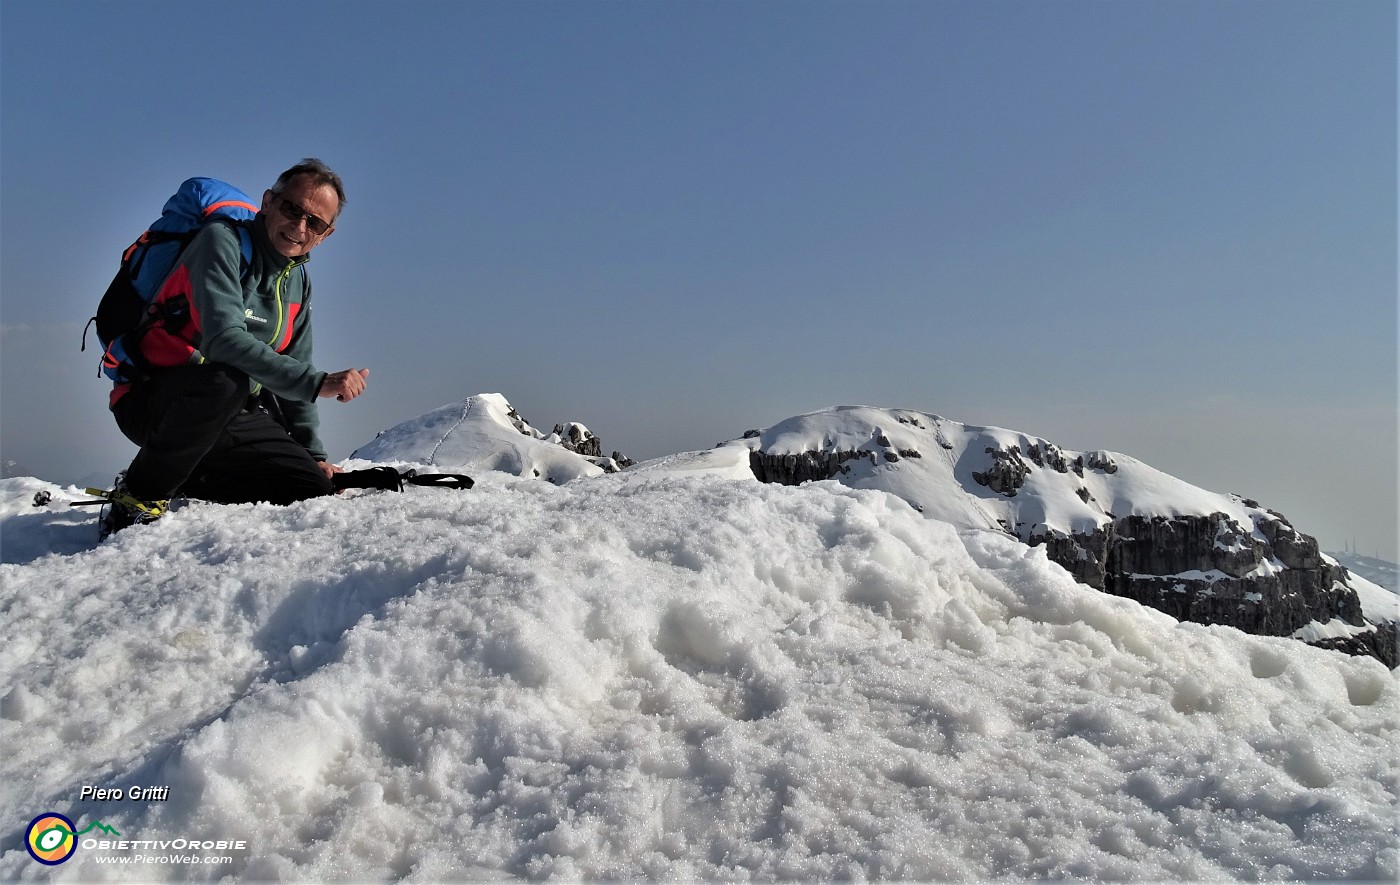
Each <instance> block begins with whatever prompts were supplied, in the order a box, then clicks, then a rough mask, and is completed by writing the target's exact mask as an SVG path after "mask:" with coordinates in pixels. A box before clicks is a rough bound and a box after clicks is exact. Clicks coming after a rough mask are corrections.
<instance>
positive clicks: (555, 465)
mask: <svg viewBox="0 0 1400 885" xmlns="http://www.w3.org/2000/svg"><path fill="white" fill-rule="evenodd" d="M567 430H568V431H572V432H573V433H574V434H575V435H576V436H577V437H578V438H580V439H586V438H589V437H591V436H592V434H591V433H590V432H589V431H588V428H586V427H584V426H583V425H582V424H579V423H578V422H569V424H568V425H567ZM350 458H351V461H352V462H356V461H365V462H374V463H380V464H417V465H421V466H425V467H431V468H434V469H438V470H446V471H450V472H471V471H480V470H497V471H500V472H502V473H509V474H511V475H513V476H524V477H534V478H537V479H544V480H547V481H549V482H553V483H565V482H570V481H572V480H575V479H578V478H580V477H585V476H597V475H598V474H601V473H604V472H611V471H615V470H617V469H618V467H617V465H616V464H615V463H612V461H611V459H602V458H600V459H590V458H588V457H585V456H583V455H579V454H577V453H576V452H574V451H571V450H569V449H568V448H566V447H565V446H564V445H562V440H561V437H560V436H559V435H558V434H550V435H546V434H544V433H542V432H540V431H538V430H536V429H535V428H533V427H531V426H530V425H529V424H528V423H527V422H526V421H525V420H524V419H523V418H521V417H520V415H519V414H517V413H516V411H515V409H514V408H512V407H511V404H510V403H509V402H507V401H506V398H505V397H504V396H502V395H500V394H499V393H481V394H477V395H476V396H473V397H469V398H467V399H465V400H463V401H461V402H459V403H448V404H447V405H444V406H441V407H439V408H437V409H434V410H432V411H430V412H428V413H426V414H424V415H421V416H419V417H417V418H414V419H413V420H411V421H405V422H403V423H402V424H398V425H395V426H394V427H392V428H390V429H389V430H386V431H384V432H383V433H381V434H380V435H379V436H378V437H377V438H376V439H375V440H374V441H373V442H370V443H369V444H367V445H364V446H361V447H360V448H359V449H357V450H355V452H353V453H352V454H351V456H350ZM348 466H352V467H353V466H358V465H356V464H354V463H352V464H350V465H348Z"/></svg>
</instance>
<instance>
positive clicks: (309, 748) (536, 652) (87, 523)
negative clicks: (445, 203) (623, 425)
mask: <svg viewBox="0 0 1400 885" xmlns="http://www.w3.org/2000/svg"><path fill="white" fill-rule="evenodd" d="M726 457H728V458H730V459H731V460H729V461H728V462H726V461H725V460H724V459H725V458H726ZM671 463H672V465H673V466H674V468H675V469H672V468H670V467H667V466H665V465H663V464H656V463H654V464H651V465H648V467H647V469H646V470H645V471H638V472H635V473H634V472H631V471H628V472H624V473H620V474H615V475H607V476H592V477H584V478H580V479H579V480H577V481H575V482H571V483H569V484H567V485H562V486H555V485H552V484H549V483H545V482H538V481H534V480H527V479H520V478H516V477H511V476H507V475H504V474H502V473H494V472H487V473H484V474H481V475H480V476H479V481H478V484H477V486H476V488H474V489H472V490H471V491H470V492H460V491H454V490H446V489H414V490H411V491H410V492H408V493H403V494H397V493H389V492H353V493H348V494H346V495H343V496H340V497H336V498H325V499H318V500H313V501H307V502H303V503H300V504H297V505H293V506H290V507H284V508H278V507H268V506H262V505H259V506H219V505H209V504H199V503H195V504H190V505H188V506H186V507H183V508H181V509H179V510H177V511H175V512H174V513H172V514H171V515H170V516H169V517H167V518H166V519H164V520H162V521H161V522H159V523H157V524H155V525H152V526H148V527H141V528H139V529H133V530H129V531H127V532H123V533H122V534H120V535H118V536H116V537H115V538H114V539H112V540H111V541H110V542H108V543H105V544H102V545H98V546H94V544H93V542H92V537H91V533H92V522H91V515H90V513H88V512H84V511H79V510H72V509H69V508H67V507H65V506H62V505H63V504H64V503H65V502H66V501H67V500H69V499H71V498H72V497H74V496H75V495H76V494H77V490H75V489H71V488H70V489H60V488H58V487H56V486H52V485H50V484H47V483H42V482H40V481H38V480H33V479H12V480H4V481H0V530H3V536H4V539H5V545H4V557H5V559H6V563H5V564H4V565H0V578H3V581H0V612H3V613H4V619H5V626H6V627H7V630H6V635H7V637H8V641H7V642H6V643H5V644H4V645H2V646H0V686H3V692H4V693H3V696H2V697H0V741H3V743H4V745H5V746H6V748H7V751H8V752H7V753H6V754H5V755H4V757H3V758H0V778H3V781H4V783H5V784H6V785H7V798H8V800H9V802H8V806H9V807H10V808H11V809H12V812H13V813H12V816H11V823H10V825H9V826H8V827H7V828H6V829H4V830H3V831H0V840H2V841H0V852H2V853H0V877H3V878H5V879H7V880H9V879H18V878H30V877H40V876H43V877H45V878H52V879H54V880H56V881H88V880H92V879H97V878H105V879H111V880H133V879H139V880H142V881H149V880H152V879H170V878H183V877H187V876H192V877H195V878H204V879H215V878H219V877H221V876H234V877H238V878H240V879H246V880H270V879H278V880H297V881H312V880H330V879H353V880H357V881H363V880H383V879H402V878H413V879H415V880H419V881H452V880H463V879H493V880H500V879H507V878H530V879H542V878H546V877H550V876H554V877H559V878H565V879H570V880H600V879H650V880H662V879H682V880H701V879H770V880H771V879H801V880H832V879H857V878H889V879H913V880H949V879H952V880H964V881H966V880H978V881H981V880H989V879H1001V878H1017V879H1041V878H1061V877H1070V876H1072V877H1079V878H1094V879H1102V880H1135V879H1150V880H1163V879H1173V880H1182V879H1185V880H1206V879H1220V878H1244V879H1251V878H1265V877H1268V878H1283V879H1318V878H1320V879H1341V878H1360V879H1376V880H1382V879H1393V878H1394V877H1395V876H1396V874H1397V872H1400V852H1397V848H1396V845H1395V842H1394V830H1393V824H1394V809H1395V807H1396V803H1397V800H1400V769H1397V759H1396V756H1395V753H1394V747H1395V746H1396V743H1397V741H1400V685H1398V684H1397V680H1396V677H1395V675H1394V674H1392V673H1391V672H1389V671H1387V670H1386V669H1385V668H1384V667H1383V666H1382V665H1380V664H1379V663H1378V662H1376V661H1374V660H1372V659H1368V658H1355V657H1349V656H1345V655H1340V654H1336V653H1332V652H1326V651H1322V650H1319V649H1313V648H1309V647H1307V646H1304V645H1302V644H1301V643H1297V642H1293V641H1291V640H1288V639H1281V638H1267V637H1257V636H1250V635H1246V634H1243V633H1240V632H1238V631H1236V630H1232V629H1229V628H1222V627H1203V626H1200V625H1196V624H1189V623H1180V622H1177V621H1175V620H1173V619H1172V618H1170V617H1167V616H1165V615H1163V614H1161V613H1158V612H1155V611H1152V610H1150V609H1147V608H1144V607H1143V606H1141V605H1139V604H1137V603H1135V602H1132V601H1129V600H1126V599H1121V598H1115V597H1112V596H1108V595H1105V594H1103V593H1099V592H1096V591H1093V590H1090V589H1088V588H1086V587H1084V586H1082V585H1079V584H1076V583H1075V582H1074V581H1073V580H1072V579H1071V578H1070V577H1069V575H1068V574H1067V573H1066V572H1065V571H1064V570H1063V569H1061V568H1059V567H1057V566H1054V565H1053V564H1051V563H1050V562H1049V561H1048V560H1047V559H1046V557H1045V555H1044V551H1043V549H1039V548H1036V549H1033V548H1028V547H1026V546H1024V545H1023V544H1021V543H1019V542H1017V541H1015V540H1014V539H1012V538H1009V537H1007V536H1006V535H1004V534H1002V533H1000V532H992V531H986V530H971V529H963V530H958V529H956V528H955V527H954V526H952V525H951V524H949V523H946V522H941V521H937V520H932V519H928V518H926V517H924V516H922V515H920V514H918V513H916V512H915V511H914V510H913V509H912V508H910V507H909V506H907V505H906V504H905V503H903V502H902V501H900V500H899V499H897V498H895V497H893V496H891V495H887V494H883V493H876V492H872V491H866V490H857V489H849V488H845V487H843V486H841V485H838V484H836V483H819V484H815V485H809V486H805V487H803V488H788V487H783V486H777V485H762V484H759V483H757V482H754V481H753V480H752V479H751V478H750V479H741V480H726V479H723V478H721V477H720V476H718V475H717V474H718V473H722V472H723V471H725V470H727V469H732V468H733V467H734V465H735V462H734V461H733V460H732V454H731V453H728V452H724V451H719V452H716V453H703V454H702V453H697V454H695V455H694V456H687V457H680V456H678V457H677V458H675V459H673V460H672V461H671ZM726 463H727V464H728V465H729V466H728V467H726ZM39 490H48V491H50V492H52V493H53V494H54V495H55V501H54V503H53V504H52V505H50V506H48V507H42V508H35V507H33V506H31V503H30V499H31V498H32V497H33V494H34V493H35V492H36V491H39ZM347 538H353V539H357V542H356V543H352V544H349V545H347V544H346V543H345V540H346V539H347ZM47 550H56V551H58V552H55V553H49V552H46V551H47ZM84 784H90V785H94V786H100V787H118V788H124V787H130V786H134V785H151V784H158V785H168V786H169V787H170V798H169V800H168V801H166V802H161V803H139V802H120V803H112V802H103V803H99V802H91V801H89V802H80V801H79V800H78V790H79V787H80V786H81V785H84ZM46 810H53V811H58V812H61V813H65V814H67V815H69V816H70V817H71V818H72V819H73V820H75V821H76V822H78V823H79V825H86V824H87V823H88V822H90V821H93V820H101V821H103V822H104V823H105V824H107V825H109V826H113V827H115V828H116V829H117V830H119V831H120V832H121V833H122V834H123V835H124V836H125V837H127V838H131V839H142V840H159V839H167V840H168V839H177V838H206V839H216V838H224V839H245V840H247V842H248V845H249V849H248V850H247V851H245V852H235V853H234V856H233V860H232V861H231V862H229V863H228V864H225V865H220V866H214V867H210V868H202V869H197V868H190V867H180V866H175V865H165V866H160V865H152V866H143V867H140V868H133V867H115V866H106V865H103V864H100V863H99V862H98V861H99V858H100V857H102V856H106V855H107V854H110V855H113V856H115V855H119V854H121V852H116V851H113V852H107V853H104V852H103V851H101V850H80V851H79V852H78V853H77V854H76V855H75V857H74V858H73V859H72V860H71V861H69V862H68V863H66V864H64V865H63V866H61V867H57V868H54V869H53V870H52V871H47V870H41V869H39V868H38V865H37V864H35V863H34V862H33V861H31V860H30V859H29V858H28V856H27V855H26V854H25V852H24V850H23V848H22V847H21V846H20V842H19V838H20V836H21V835H22V826H23V822H24V821H25V820H28V819H29V818H30V817H31V816H33V815H34V814H38V813H40V812H42V811H46Z"/></svg>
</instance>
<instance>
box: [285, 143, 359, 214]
mask: <svg viewBox="0 0 1400 885" xmlns="http://www.w3.org/2000/svg"><path fill="white" fill-rule="evenodd" d="M298 175H309V176H311V183H312V184H318V185H319V184H328V185H330V186H331V187H333V188H335V196H336V199H337V200H338V201H339V202H338V203H337V204H336V207H335V215H336V218H339V217H340V210H341V209H344V208H345V185H344V184H343V183H342V182H341V180H340V176H339V175H336V174H335V172H334V171H332V170H331V167H329V166H327V165H326V164H325V163H322V162H321V161H320V160H318V159H316V158H315V157H307V158H306V159H304V160H302V161H301V162H300V163H298V164H296V165H295V166H293V167H292V168H290V169H288V170H287V171H286V172H283V173H282V174H281V175H279V176H277V183H276V184H274V185H273V186H272V192H273V193H274V194H280V193H282V191H284V190H286V189H287V185H289V184H291V183H292V179H293V178H296V177H297V176H298ZM332 220H334V219H332Z"/></svg>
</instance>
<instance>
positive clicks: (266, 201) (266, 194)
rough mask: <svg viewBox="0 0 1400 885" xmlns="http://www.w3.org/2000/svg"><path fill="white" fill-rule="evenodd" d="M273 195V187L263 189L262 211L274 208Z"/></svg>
mask: <svg viewBox="0 0 1400 885" xmlns="http://www.w3.org/2000/svg"><path fill="white" fill-rule="evenodd" d="M272 197H273V193H272V189H271V188H268V189H267V190H265V191H263V201H262V211H264V212H267V211H268V210H270V209H271V208H272Z"/></svg>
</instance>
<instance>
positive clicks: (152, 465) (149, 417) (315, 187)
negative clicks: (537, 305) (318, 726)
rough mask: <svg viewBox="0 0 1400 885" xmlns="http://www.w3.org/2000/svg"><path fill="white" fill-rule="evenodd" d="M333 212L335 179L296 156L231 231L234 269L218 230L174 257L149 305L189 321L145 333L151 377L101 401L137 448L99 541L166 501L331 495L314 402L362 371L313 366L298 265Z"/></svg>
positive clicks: (358, 385) (306, 288)
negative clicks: (180, 309)
mask: <svg viewBox="0 0 1400 885" xmlns="http://www.w3.org/2000/svg"><path fill="white" fill-rule="evenodd" d="M344 205H345V188H344V186H343V185H342V183H341V180H340V176H338V175H336V174H335V173H334V172H333V171H331V169H330V168H329V167H328V166H326V165H325V164H324V163H322V162H321V161H320V160H316V159H307V160H303V161H302V162H301V163H299V164H297V165H296V166H293V167H292V168H291V169H288V170H287V171H286V172H283V173H282V175H281V176H279V177H278V179H277V182H276V183H275V184H274V185H273V186H272V187H271V188H270V189H269V190H267V191H266V192H264V193H263V198H262V206H261V210H260V211H259V212H258V213H257V215H256V217H255V218H253V220H252V221H248V222H239V223H240V224H246V225H248V227H249V229H250V231H251V237H252V246H253V249H252V260H251V261H250V262H249V264H248V267H247V270H246V271H243V269H242V267H241V262H242V255H241V247H240V242H239V234H238V232H237V231H236V230H235V229H234V228H233V227H232V226H231V225H229V224H207V225H205V226H204V227H203V228H202V229H201V230H200V231H199V233H198V234H197V235H196V236H195V238H194V240H193V241H191V243H190V245H189V246H188V248H186V249H185V250H184V252H183V253H181V255H180V258H179V260H178V261H177V262H176V264H175V267H174V269H173V270H172V271H171V273H170V275H169V276H168V277H167V278H166V281H165V283H164V284H163V285H162V287H161V293H162V294H161V297H163V298H171V297H174V298H179V297H180V296H183V297H184V298H186V299H187V300H188V303H189V307H190V309H189V312H188V315H189V321H188V322H186V323H185V324H184V325H182V326H179V327H177V328H166V327H165V326H164V325H159V326H156V327H153V328H152V329H151V331H150V332H149V333H147V334H146V335H144V336H143V337H142V339H141V349H142V351H143V354H144V355H146V356H147V357H148V360H147V361H148V362H150V363H154V364H156V365H159V366H164V367H163V368H153V369H150V370H149V371H148V372H146V373H145V375H144V376H143V377H142V378H140V379H139V380H137V381H135V382H132V383H128V384H117V385H116V387H115V388H114V390H113V391H112V399H111V408H112V413H113V415H114V416H115V417H116V420H117V426H118V427H120V428H121V431H122V433H123V434H125V435H126V437H127V438H128V439H130V440H131V441H132V442H134V443H136V444H137V445H138V446H140V447H141V451H140V452H138V453H137V455H136V457H135V459H133V460H132V462H131V466H130V467H129V468H127V470H126V473H125V476H124V478H122V479H121V480H120V481H119V482H118V484H117V488H116V489H114V490H113V492H112V493H111V496H110V497H111V499H112V502H113V503H112V506H111V507H110V508H109V510H108V513H107V514H106V516H104V517H103V524H102V536H103V537H104V538H105V537H106V536H107V535H109V534H111V533H112V532H114V531H117V530H119V529H122V528H125V527H126V526H129V525H132V524H133V523H136V522H148V521H150V520H151V519H154V518H155V517H158V516H160V515H161V514H162V513H163V512H164V511H165V507H166V502H167V500H168V499H169V498H170V497H172V496H173V495H175V493H176V492H177V491H178V492H181V493H183V494H186V495H190V496H193V497H198V498H204V499H206V500H210V501H219V502H223V503H244V502H253V501H267V502H270V503H273V504H290V503H291V502H293V501H300V500H302V499H304V498H312V497H315V496H317V495H326V494H330V493H331V492H332V491H333V488H332V483H331V477H332V475H333V474H335V473H338V472H340V468H338V467H336V466H334V465H332V464H330V463H328V462H327V461H326V451H325V447H324V446H323V445H322V443H321V440H320V438H319V437H318V436H317V433H316V428H317V425H318V420H317V415H316V398H317V397H328V396H333V397H335V398H336V399H337V400H339V401H340V402H349V401H350V400H352V399H354V398H355V397H357V396H359V395H360V394H361V393H363V392H364V389H365V383H366V380H367V378H368V376H369V370H368V369H346V370H344V371H341V372H330V373H326V372H322V371H320V370H319V369H317V368H316V367H315V366H314V365H312V363H311V309H310V307H311V283H310V281H309V280H308V278H307V276H306V268H305V267H304V265H305V264H306V261H307V260H308V258H309V256H310V254H311V250H312V249H313V248H315V247H316V246H318V245H320V244H321V243H322V242H323V241H324V240H325V239H326V238H327V237H329V236H330V235H331V234H332V233H334V232H335V221H336V218H337V217H338V216H339V214H340V210H341V208H342V207H343V206H344ZM244 274H246V275H244ZM171 287H177V288H179V290H180V291H178V292H175V291H173V290H171ZM167 290H170V291H167ZM172 353H173V354H176V355H177V356H179V357H180V359H178V360H175V359H172V358H171V354H172ZM151 357H156V358H155V359H150V358H151Z"/></svg>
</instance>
